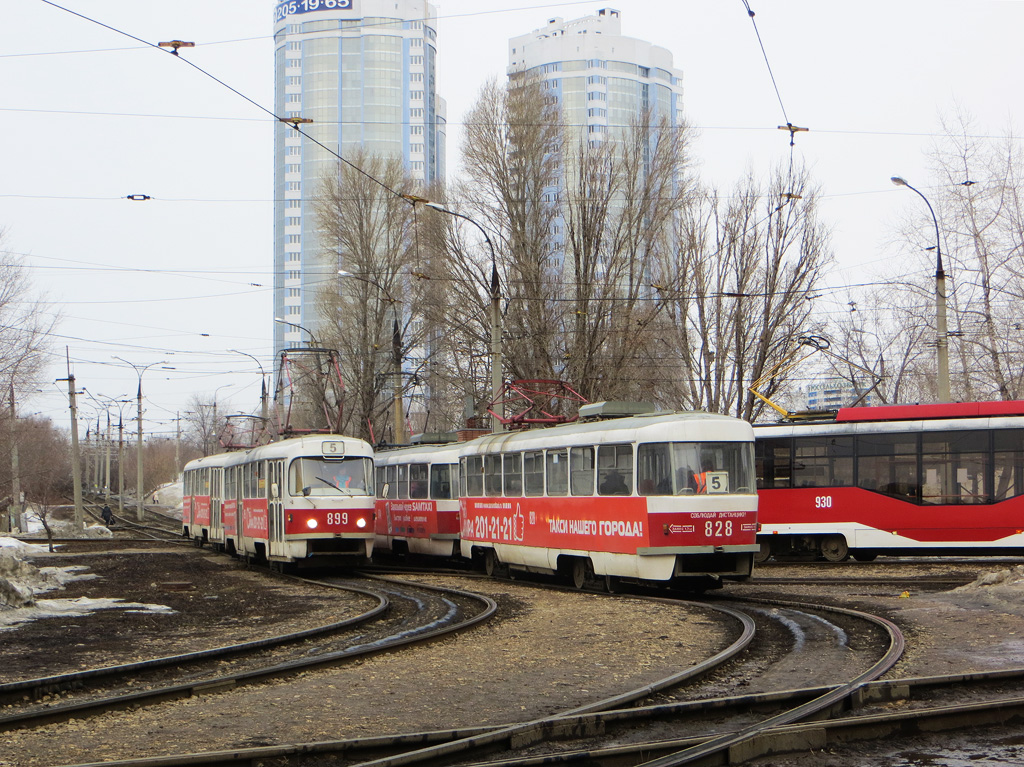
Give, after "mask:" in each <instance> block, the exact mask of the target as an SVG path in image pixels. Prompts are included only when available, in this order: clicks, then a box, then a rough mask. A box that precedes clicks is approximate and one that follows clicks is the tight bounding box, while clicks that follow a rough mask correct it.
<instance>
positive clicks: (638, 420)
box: [462, 411, 754, 455]
mask: <svg viewBox="0 0 1024 767" xmlns="http://www.w3.org/2000/svg"><path fill="white" fill-rule="evenodd" d="M753 438H754V436H753V429H752V428H751V426H750V424H749V423H747V422H746V421H743V420H741V419H739V418H734V417H732V416H727V415H719V414H717V413H705V412H697V411H688V412H667V413H666V412H662V413H650V414H645V415H637V416H631V417H628V418H611V419H605V420H600V421H577V422H575V423H570V424H564V425H561V426H551V427H549V428H545V429H530V430H528V431H518V432H500V433H498V434H488V435H486V436H483V437H479V438H477V439H475V440H473V441H472V442H467V443H465V445H464V448H463V451H462V452H463V455H467V454H473V453H493V452H497V451H501V450H519V449H524V448H528V447H539V448H542V447H557V446H572V445H594V444H606V443H607V444H612V443H621V442H634V441H637V440H639V439H642V440H643V441H645V442H708V441H720V442H744V441H753Z"/></svg>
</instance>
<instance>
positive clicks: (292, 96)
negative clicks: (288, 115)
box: [288, 93, 302, 104]
mask: <svg viewBox="0 0 1024 767" xmlns="http://www.w3.org/2000/svg"><path fill="white" fill-rule="evenodd" d="M288 103H289V104H301V103H302V94H301V93H289V94H288Z"/></svg>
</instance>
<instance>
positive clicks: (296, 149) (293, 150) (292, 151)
mask: <svg viewBox="0 0 1024 767" xmlns="http://www.w3.org/2000/svg"><path fill="white" fill-rule="evenodd" d="M285 154H287V155H289V156H294V155H297V154H302V147H301V146H290V147H288V149H287V151H286V152H285Z"/></svg>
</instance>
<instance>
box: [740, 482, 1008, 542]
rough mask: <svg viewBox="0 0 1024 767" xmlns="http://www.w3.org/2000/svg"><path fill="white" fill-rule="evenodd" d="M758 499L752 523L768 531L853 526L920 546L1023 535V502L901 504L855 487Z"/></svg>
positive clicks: (784, 491)
mask: <svg viewBox="0 0 1024 767" xmlns="http://www.w3.org/2000/svg"><path fill="white" fill-rule="evenodd" d="M915 490H916V488H915ZM926 490H927V488H926ZM758 495H759V500H758V519H759V521H760V522H761V524H762V526H763V527H764V528H769V529H770V528H771V527H772V526H775V525H784V526H787V527H791V526H794V525H811V526H820V525H830V526H835V525H853V526H856V527H863V528H866V529H871V530H881V531H884V532H886V533H889V534H893V535H899V536H901V537H903V538H907V539H910V540H915V541H920V542H922V543H936V542H944V541H949V542H957V541H962V542H977V543H992V542H995V541H999V540H1001V539H1003V538H1008V537H1010V536H1012V535H1019V534H1020V533H1021V531H1022V530H1024V497H1017V498H1009V499H1007V500H1005V501H1001V502H999V503H991V504H977V503H958V504H948V505H939V504H937V503H925V504H918V503H916V492H914V494H913V495H911V496H908V498H911V500H903V499H901V498H900V497H899V496H898V495H888V494H883V493H876V492H873V491H871V490H866V489H864V488H859V487H797V488H781V489H772V490H761V491H760V492H759V494H758ZM927 497H928V495H927V492H926V493H925V498H927ZM766 531H770V530H766Z"/></svg>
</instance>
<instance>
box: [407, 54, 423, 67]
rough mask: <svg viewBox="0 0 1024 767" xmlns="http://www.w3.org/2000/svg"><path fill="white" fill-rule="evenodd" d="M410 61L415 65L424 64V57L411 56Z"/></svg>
mask: <svg viewBox="0 0 1024 767" xmlns="http://www.w3.org/2000/svg"><path fill="white" fill-rule="evenodd" d="M409 63H410V64H412V65H413V66H416V65H419V64H422V63H423V57H422V56H410V57H409Z"/></svg>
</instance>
